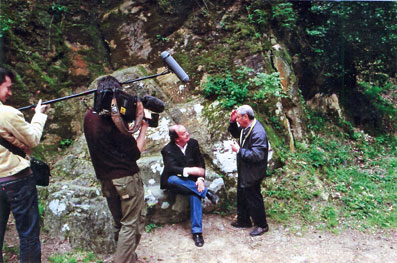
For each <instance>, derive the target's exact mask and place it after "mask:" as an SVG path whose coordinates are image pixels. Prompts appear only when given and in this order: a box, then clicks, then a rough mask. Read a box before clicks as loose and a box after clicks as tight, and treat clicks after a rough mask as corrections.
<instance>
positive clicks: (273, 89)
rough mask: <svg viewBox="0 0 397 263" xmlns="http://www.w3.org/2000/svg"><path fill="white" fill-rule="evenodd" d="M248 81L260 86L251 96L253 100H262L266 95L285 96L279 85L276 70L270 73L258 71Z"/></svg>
mask: <svg viewBox="0 0 397 263" xmlns="http://www.w3.org/2000/svg"><path fill="white" fill-rule="evenodd" d="M250 81H251V82H252V83H253V84H254V85H255V86H257V87H260V88H259V90H258V91H257V92H255V94H254V96H253V98H254V100H264V99H266V98H267V97H268V96H274V97H284V98H286V97H287V95H285V94H283V93H282V92H283V90H282V88H281V86H280V73H278V72H274V73H272V74H270V75H269V74H266V73H258V74H257V75H256V76H255V77H254V78H252V79H251V80H250Z"/></svg>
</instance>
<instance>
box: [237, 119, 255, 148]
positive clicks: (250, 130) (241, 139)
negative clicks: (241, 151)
mask: <svg viewBox="0 0 397 263" xmlns="http://www.w3.org/2000/svg"><path fill="white" fill-rule="evenodd" d="M255 124H256V119H254V121H253V122H252V125H251V128H250V129H249V131H248V133H247V135H245V137H244V140H243V131H244V129H241V134H240V141H241V145H240V146H241V147H243V145H244V143H245V141H246V140H247V138H248V136H249V135H250V134H251V132H252V129H253V128H254V126H255Z"/></svg>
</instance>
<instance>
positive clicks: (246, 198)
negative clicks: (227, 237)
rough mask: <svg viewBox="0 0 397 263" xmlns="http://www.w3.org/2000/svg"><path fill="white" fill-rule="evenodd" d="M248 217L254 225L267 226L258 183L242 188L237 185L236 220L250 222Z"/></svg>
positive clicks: (244, 222) (243, 222)
mask: <svg viewBox="0 0 397 263" xmlns="http://www.w3.org/2000/svg"><path fill="white" fill-rule="evenodd" d="M250 217H251V218H252V221H254V225H255V226H258V227H262V228H264V227H266V226H267V221H266V212H265V205H264V204H263V196H262V194H261V184H260V183H257V184H255V185H254V186H251V187H244V188H242V187H241V186H240V185H239V184H238V185H237V221H238V222H239V223H241V224H251V219H250Z"/></svg>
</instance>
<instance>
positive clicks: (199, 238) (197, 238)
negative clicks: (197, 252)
mask: <svg viewBox="0 0 397 263" xmlns="http://www.w3.org/2000/svg"><path fill="white" fill-rule="evenodd" d="M193 240H194V244H195V245H196V247H202V246H204V238H203V235H202V234H201V233H196V234H193Z"/></svg>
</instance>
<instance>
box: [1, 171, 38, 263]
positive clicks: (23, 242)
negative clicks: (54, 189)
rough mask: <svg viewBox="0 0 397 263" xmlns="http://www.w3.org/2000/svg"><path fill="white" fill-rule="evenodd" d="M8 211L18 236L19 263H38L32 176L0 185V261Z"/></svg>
mask: <svg viewBox="0 0 397 263" xmlns="http://www.w3.org/2000/svg"><path fill="white" fill-rule="evenodd" d="M10 211H12V214H13V215H14V218H15V225H16V228H17V230H18V234H19V242H20V247H19V249H20V262H32V263H36V262H41V245H40V239H39V236H40V216H39V208H38V200H37V189H36V181H35V179H34V178H33V176H32V175H30V176H27V177H24V178H22V179H18V180H15V181H11V182H6V183H1V184H0V262H3V257H2V252H3V251H2V247H3V241H4V234H5V230H6V227H7V221H8V217H9V215H10Z"/></svg>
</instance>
